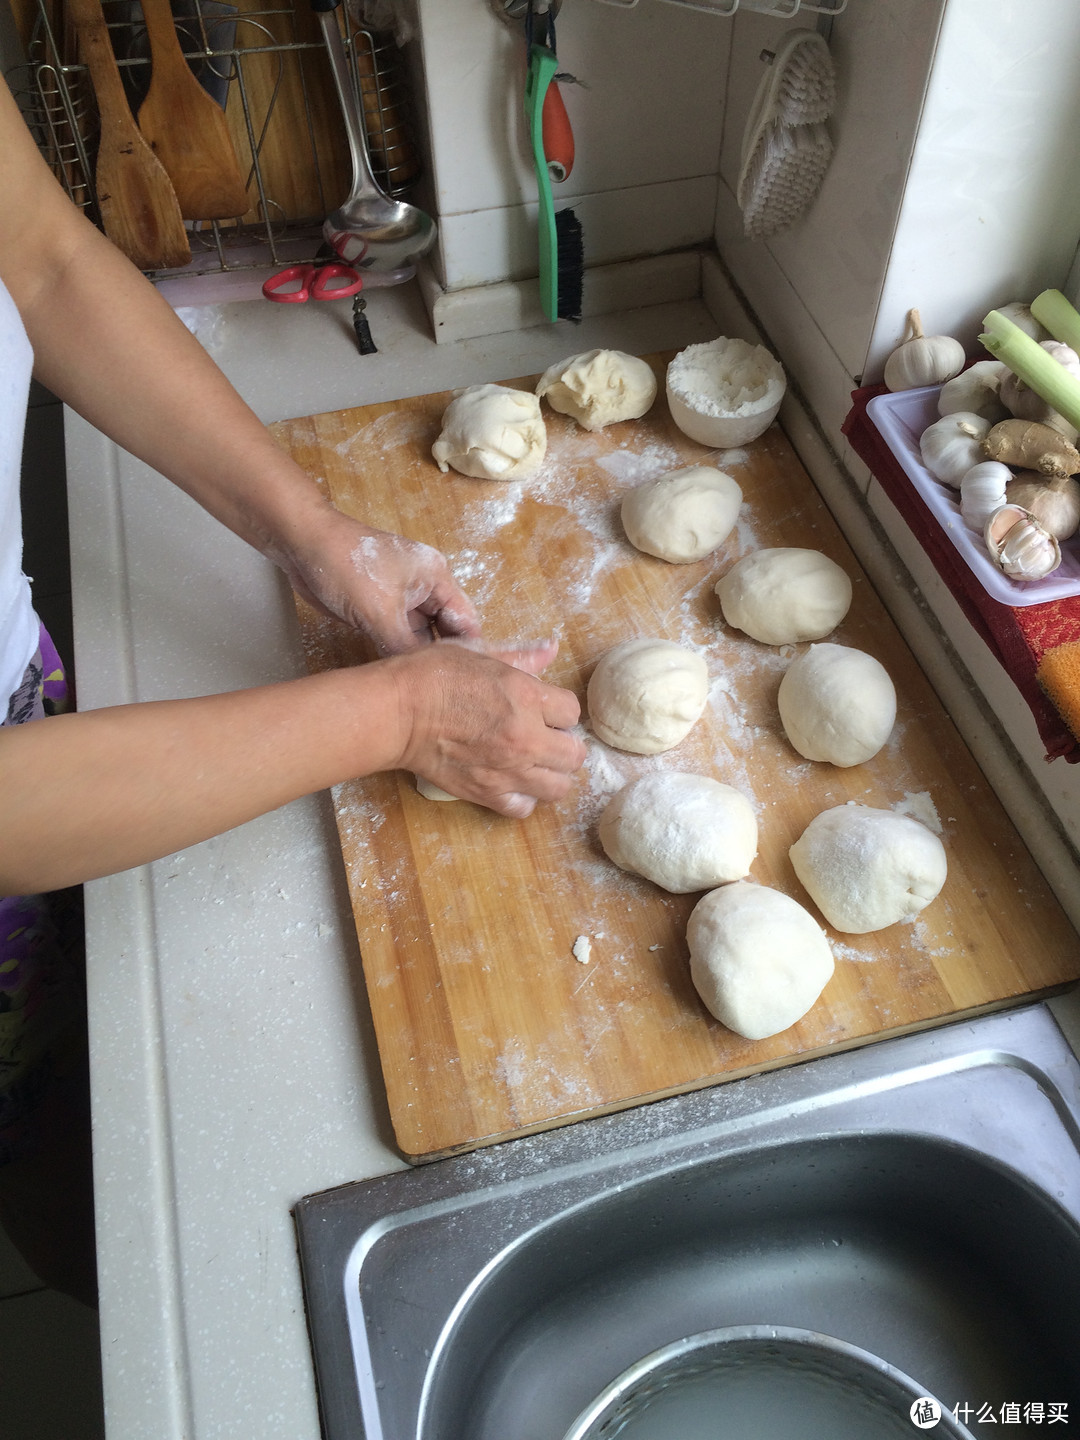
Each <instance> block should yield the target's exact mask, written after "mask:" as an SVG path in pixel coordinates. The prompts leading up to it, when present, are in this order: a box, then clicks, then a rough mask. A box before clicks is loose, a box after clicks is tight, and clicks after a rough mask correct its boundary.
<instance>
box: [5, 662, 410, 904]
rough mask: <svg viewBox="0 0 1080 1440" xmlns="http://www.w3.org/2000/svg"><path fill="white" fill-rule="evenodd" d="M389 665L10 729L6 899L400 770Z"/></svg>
mask: <svg viewBox="0 0 1080 1440" xmlns="http://www.w3.org/2000/svg"><path fill="white" fill-rule="evenodd" d="M401 743H402V723H401V717H400V713H399V709H398V705H397V692H396V687H395V685H394V683H393V680H392V677H391V676H390V675H388V673H387V670H386V667H385V666H383V665H367V666H363V667H361V668H358V669H351V670H337V671H332V672H330V673H328V674H325V675H318V676H312V677H309V678H306V679H302V680H294V681H286V682H284V683H282V684H278V685H268V686H262V687H260V688H258V689H254V690H241V691H236V692H234V693H232V694H227V695H212V696H207V697H205V698H201V699H195V700H167V701H159V702H149V703H145V704H138V705H124V706H116V707H113V708H108V709H102V710H91V711H86V712H85V713H80V714H71V715H58V716H54V717H53V718H51V719H46V720H40V721H35V722H31V723H30V724H25V725H16V726H5V727H3V728H0V893H2V894H21V893H30V892H34V891H38V890H52V889H58V888H60V887H62V886H65V885H70V884H74V883H77V882H80V881H83V880H90V879H94V878H96V877H97V876H100V875H107V874H111V873H113V872H114V871H117V870H124V869H127V868H129V867H131V866H132V865H138V864H142V863H144V862H146V861H149V860H153V859H157V858H159V857H160V856H162V855H168V854H171V853H172V852H173V851H174V850H179V849H182V848H183V847H184V846H187V845H193V844H196V843H197V842H198V841H201V840H205V839H207V838H208V837H210V836H211V835H215V834H218V833H220V832H221V831H224V830H229V829H232V828H233V827H234V826H236V825H240V824H242V823H243V822H244V821H246V820H250V819H252V818H253V817H254V816H256V815H260V814H263V813H264V812H265V811H268V810H273V809H275V808H276V807H277V806H279V805H283V804H285V803H286V802H288V801H290V800H294V799H296V798H297V797H299V796H301V795H306V794H309V793H310V792H312V791H314V790H319V789H323V788H325V787H326V786H329V785H333V784H335V783H337V782H338V781H340V780H344V779H347V778H351V777H352V776H357V775H366V774H370V773H372V772H374V771H376V770H382V769H386V768H388V767H392V766H394V765H395V764H396V763H397V762H398V753H397V752H398V750H399V749H400V746H401Z"/></svg>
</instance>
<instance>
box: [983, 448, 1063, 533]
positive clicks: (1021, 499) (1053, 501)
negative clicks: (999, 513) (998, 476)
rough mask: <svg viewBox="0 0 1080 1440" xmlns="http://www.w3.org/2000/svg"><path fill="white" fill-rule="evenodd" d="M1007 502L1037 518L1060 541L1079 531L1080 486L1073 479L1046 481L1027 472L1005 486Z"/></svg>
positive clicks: (1061, 477) (1041, 476)
mask: <svg viewBox="0 0 1080 1440" xmlns="http://www.w3.org/2000/svg"><path fill="white" fill-rule="evenodd" d="M989 463H991V464H992V463H993V462H992V461H991V462H989ZM1005 499H1006V500H1007V501H1008V502H1009V504H1010V505H1019V506H1020V507H1021V508H1022V509H1024V510H1027V511H1028V512H1029V514H1031V515H1034V516H1035V519H1036V520H1038V522H1039V524H1040V525H1041V526H1042V527H1043V529H1044V530H1049V532H1050V534H1051V535H1053V536H1055V538H1056V539H1058V540H1067V539H1068V538H1069V536H1070V535H1075V534H1076V532H1077V530H1080V484H1078V483H1077V482H1076V481H1075V480H1074V479H1072V477H1071V476H1060V477H1057V478H1054V479H1051V480H1047V478H1046V476H1045V475H1035V474H1032V473H1031V472H1030V471H1024V472H1022V473H1021V474H1020V475H1018V476H1017V477H1016V479H1015V480H1011V481H1010V482H1009V484H1008V485H1006V487H1005Z"/></svg>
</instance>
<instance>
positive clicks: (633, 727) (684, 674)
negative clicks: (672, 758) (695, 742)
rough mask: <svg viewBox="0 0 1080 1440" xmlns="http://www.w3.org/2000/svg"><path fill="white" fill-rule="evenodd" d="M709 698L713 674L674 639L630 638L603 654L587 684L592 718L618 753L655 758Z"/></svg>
mask: <svg viewBox="0 0 1080 1440" xmlns="http://www.w3.org/2000/svg"><path fill="white" fill-rule="evenodd" d="M708 698H709V671H708V667H707V666H706V664H705V661H704V660H703V659H702V658H701V656H700V655H696V654H695V653H694V652H693V651H692V650H684V649H683V647H682V646H681V645H676V644H674V643H673V642H672V641H670V640H626V641H624V642H623V644H621V645H616V646H615V648H614V649H613V650H609V651H608V652H607V654H606V655H604V656H602V657H601V659H600V663H599V664H598V665H597V667H596V669H595V670H594V671H593V673H592V678H591V679H590V681H589V689H588V693H587V701H588V708H589V719H590V720H591V721H592V727H593V729H594V730H595V732H596V734H597V735H598V736H599V737H600V739H601V740H603V741H604V743H605V744H607V745H614V746H615V748H616V749H617V750H629V751H630V752H631V753H632V754H634V755H656V754H659V752H660V751H661V750H671V749H672V748H673V747H674V746H676V745H678V744H679V742H680V741H681V740H684V739H685V738H686V736H687V735H689V733H690V731H691V730H692V729H693V727H694V724H695V722H696V721H697V720H698V719H699V718H700V716H701V712H702V711H703V710H704V709H705V702H706V701H707V700H708Z"/></svg>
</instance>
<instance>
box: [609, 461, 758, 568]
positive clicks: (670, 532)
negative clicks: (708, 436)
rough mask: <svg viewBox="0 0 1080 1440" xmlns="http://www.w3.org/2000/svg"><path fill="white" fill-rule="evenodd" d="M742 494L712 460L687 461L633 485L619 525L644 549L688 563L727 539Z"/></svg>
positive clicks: (678, 561)
mask: <svg viewBox="0 0 1080 1440" xmlns="http://www.w3.org/2000/svg"><path fill="white" fill-rule="evenodd" d="M742 498H743V496H742V491H741V490H740V489H739V487H738V485H737V484H736V483H735V481H734V480H733V479H732V478H731V476H730V475H725V474H724V472H723V471H722V470H717V469H716V468H715V467H714V466H712V465H691V466H689V467H688V468H687V469H685V470H673V471H672V472H671V473H670V474H669V475H664V476H662V477H661V478H660V479H659V480H653V481H651V482H650V483H649V484H648V485H639V486H638V487H637V488H636V489H634V490H631V491H630V493H629V494H628V495H627V496H626V498H625V499H624V500H623V502H622V522H623V529H624V530H625V531H626V534H627V537H628V539H629V540H630V543H631V545H635V546H636V547H637V548H638V549H639V550H643V551H644V552H645V554H646V555H656V556H658V557H659V558H660V559H661V560H669V561H670V562H671V563H672V564H673V565H686V564H689V563H690V562H691V561H693V560H702V559H704V557H705V556H706V555H708V554H709V553H710V552H711V551H713V550H715V549H716V547H717V546H718V545H719V544H720V542H721V541H722V540H726V539H727V537H728V536H729V535H730V534H731V531H732V530H733V528H734V526H735V522H736V520H737V519H738V518H739V506H740V505H741V504H742Z"/></svg>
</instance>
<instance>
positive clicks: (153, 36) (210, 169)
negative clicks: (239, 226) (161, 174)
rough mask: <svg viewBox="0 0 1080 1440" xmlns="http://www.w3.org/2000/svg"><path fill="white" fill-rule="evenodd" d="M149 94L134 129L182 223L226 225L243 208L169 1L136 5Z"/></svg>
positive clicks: (220, 127) (232, 159) (225, 144)
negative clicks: (159, 169) (145, 40)
mask: <svg viewBox="0 0 1080 1440" xmlns="http://www.w3.org/2000/svg"><path fill="white" fill-rule="evenodd" d="M142 11H143V18H144V19H145V21H146V29H147V33H148V34H149V36H150V62H151V71H150V89H149V90H148V91H147V94H146V99H145V100H144V101H143V103H142V104H141V105H140V106H139V129H140V130H141V131H142V133H143V135H144V136H145V138H146V139H147V140H148V141H149V143H150V146H151V148H152V149H153V151H154V154H155V155H156V156H157V157H158V159H159V160H160V161H161V163H162V164H163V165H164V166H165V169H166V170H167V171H168V174H169V179H170V180H171V181H172V183H173V188H174V189H175V191H176V197H177V199H178V200H179V201H180V213H181V214H182V215H183V216H184V218H185V219H187V220H229V219H232V218H234V217H235V216H237V215H243V213H244V211H245V210H247V208H248V199H247V192H246V188H245V185H244V177H243V175H242V174H241V173H240V165H239V163H238V161H237V159H236V151H235V150H234V149H233V145H232V140H231V139H230V138H229V127H228V125H227V124H226V121H225V112H224V110H222V108H221V107H220V105H218V104H216V103H215V102H214V101H213V100H212V99H211V98H210V96H209V95H208V94H207V93H206V91H205V90H204V89H203V88H202V86H201V85H200V84H199V82H198V80H196V79H195V76H194V75H193V74H192V73H191V71H190V70H189V69H188V64H187V61H186V60H185V59H184V52H183V50H181V48H180V40H179V37H178V36H177V33H176V26H175V25H174V24H173V16H172V10H171V8H170V6H169V0H142Z"/></svg>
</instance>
